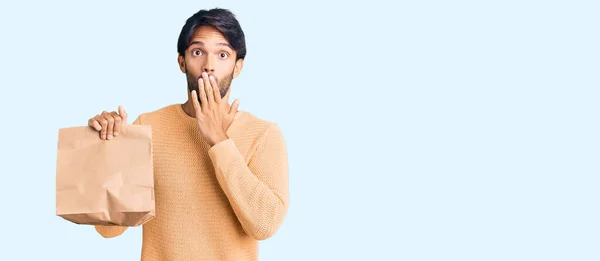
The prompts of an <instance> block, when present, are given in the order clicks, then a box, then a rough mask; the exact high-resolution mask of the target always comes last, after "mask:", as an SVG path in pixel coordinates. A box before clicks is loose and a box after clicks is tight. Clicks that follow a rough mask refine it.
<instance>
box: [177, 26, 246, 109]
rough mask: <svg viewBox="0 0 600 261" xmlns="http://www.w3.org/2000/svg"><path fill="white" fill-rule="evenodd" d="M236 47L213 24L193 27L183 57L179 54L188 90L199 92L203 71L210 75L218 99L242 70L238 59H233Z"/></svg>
mask: <svg viewBox="0 0 600 261" xmlns="http://www.w3.org/2000/svg"><path fill="white" fill-rule="evenodd" d="M235 57H236V53H235V50H234V49H233V48H232V47H231V46H230V45H229V42H228V41H227V40H226V39H225V37H224V36H223V34H222V33H221V32H219V31H218V30H217V29H215V28H214V27H210V26H203V27H199V28H198V29H196V31H195V32H194V34H193V36H192V40H191V44H190V46H189V47H188V49H187V50H186V52H185V58H182V57H179V60H178V61H179V66H180V69H181V70H182V72H184V73H185V75H186V78H187V84H188V90H189V91H190V92H191V91H192V90H196V91H198V79H199V78H200V77H202V73H203V72H206V73H208V75H213V76H214V77H215V80H216V81H217V84H218V85H219V91H220V93H221V98H222V97H224V96H225V94H226V93H227V90H228V89H229V87H230V85H231V81H232V79H233V78H235V77H237V75H238V74H239V70H240V69H241V60H240V61H236V60H235Z"/></svg>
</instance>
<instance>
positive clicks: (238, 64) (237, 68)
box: [233, 59, 244, 78]
mask: <svg viewBox="0 0 600 261" xmlns="http://www.w3.org/2000/svg"><path fill="white" fill-rule="evenodd" d="M242 67H244V59H238V60H237V61H236V62H235V68H234V71H233V78H237V77H238V75H240V72H242Z"/></svg>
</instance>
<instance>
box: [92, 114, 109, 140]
mask: <svg viewBox="0 0 600 261" xmlns="http://www.w3.org/2000/svg"><path fill="white" fill-rule="evenodd" d="M95 119H96V121H98V122H99V123H100V128H101V130H100V138H101V139H106V129H108V121H107V120H106V119H105V118H104V117H102V115H100V114H98V115H96V117H95Z"/></svg>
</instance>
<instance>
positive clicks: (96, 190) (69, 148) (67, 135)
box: [56, 124, 155, 226]
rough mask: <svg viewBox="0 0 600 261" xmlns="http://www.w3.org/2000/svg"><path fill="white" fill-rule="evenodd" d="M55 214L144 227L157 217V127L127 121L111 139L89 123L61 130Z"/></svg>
mask: <svg viewBox="0 0 600 261" xmlns="http://www.w3.org/2000/svg"><path fill="white" fill-rule="evenodd" d="M56 215H57V216H59V217H62V218H64V219H66V220H68V221H71V222H73V223H76V224H83V225H118V226H139V225H143V224H144V223H146V222H148V221H150V220H152V219H153V218H154V217H155V201H154V174H153V162H152V130H151V127H150V126H147V125H129V124H124V125H123V126H122V128H121V131H120V134H119V136H117V137H113V139H111V140H102V139H100V134H99V132H98V131H96V130H94V129H93V128H91V127H89V126H85V127H71V128H62V129H59V131H58V152H57V164H56Z"/></svg>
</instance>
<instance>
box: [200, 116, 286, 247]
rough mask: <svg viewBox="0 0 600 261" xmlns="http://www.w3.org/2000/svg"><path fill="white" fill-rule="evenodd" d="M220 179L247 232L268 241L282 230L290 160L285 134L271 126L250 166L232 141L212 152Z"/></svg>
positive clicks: (262, 138) (210, 150) (257, 146)
mask: <svg viewBox="0 0 600 261" xmlns="http://www.w3.org/2000/svg"><path fill="white" fill-rule="evenodd" d="M208 153H209V157H210V158H211V160H212V162H213V166H214V168H215V173H216V176H217V180H218V182H219V184H220V185H221V188H222V189H223V191H224V192H225V194H226V195H227V198H228V199H229V202H230V204H231V206H232V208H233V211H234V213H235V214H236V216H237V218H238V220H239V221H240V223H241V225H242V227H243V229H244V231H245V232H246V233H247V234H248V235H250V236H251V237H253V238H255V239H257V240H264V239H267V238H269V237H271V236H272V235H274V234H275V232H276V231H277V230H278V229H279V226H280V225H281V223H282V222H283V219H284V217H285V215H286V213H287V210H288V204H289V191H288V158H287V151H286V145H285V142H284V139H283V135H282V133H281V131H280V128H279V127H278V125H276V124H274V123H271V125H270V126H269V127H268V128H267V129H266V131H265V132H264V133H263V134H262V136H261V137H260V138H259V139H258V143H257V145H256V151H255V153H254V154H253V156H252V158H251V159H250V162H249V163H248V164H246V161H245V160H244V158H243V156H242V155H241V154H240V152H239V151H238V150H237V148H236V147H235V143H234V141H233V140H232V139H227V140H224V141H222V142H219V143H217V144H215V145H214V146H213V147H211V148H210V149H209V151H208Z"/></svg>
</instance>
